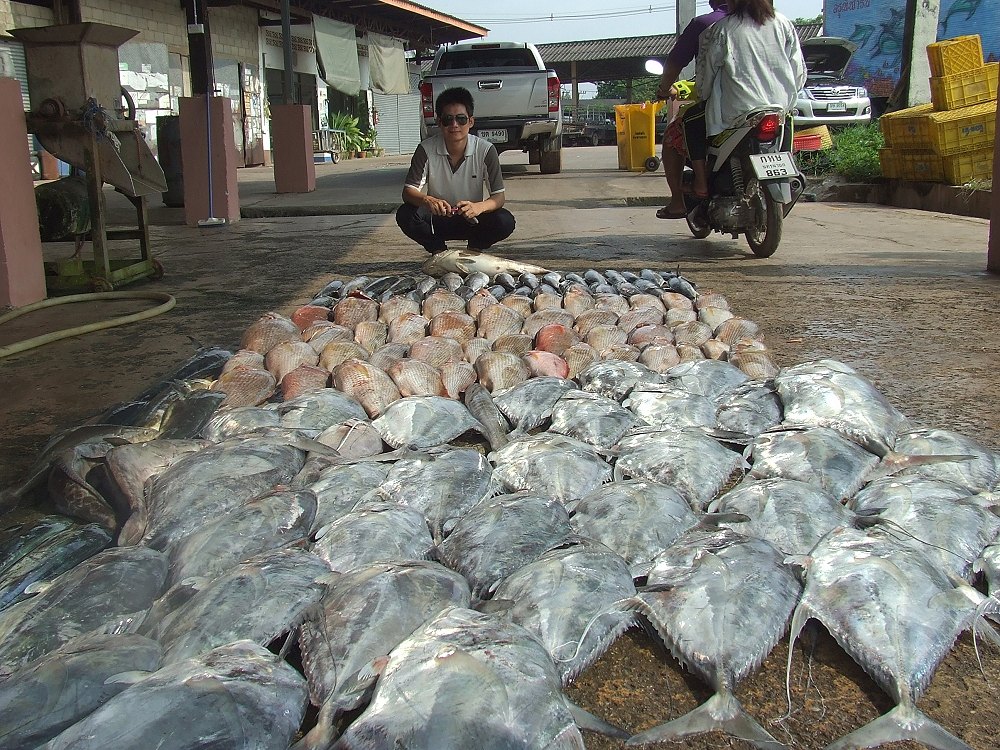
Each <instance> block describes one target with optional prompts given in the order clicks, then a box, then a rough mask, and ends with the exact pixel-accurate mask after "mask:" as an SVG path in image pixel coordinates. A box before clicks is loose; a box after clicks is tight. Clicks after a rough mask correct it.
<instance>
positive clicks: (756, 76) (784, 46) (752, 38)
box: [684, 0, 806, 197]
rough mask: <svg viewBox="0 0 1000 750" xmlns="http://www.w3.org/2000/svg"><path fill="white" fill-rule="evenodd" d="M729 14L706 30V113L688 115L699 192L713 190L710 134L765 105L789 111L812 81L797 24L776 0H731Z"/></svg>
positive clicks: (700, 70) (702, 89)
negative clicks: (778, 5)
mask: <svg viewBox="0 0 1000 750" xmlns="http://www.w3.org/2000/svg"><path fill="white" fill-rule="evenodd" d="M728 8H729V15H727V16H726V17H725V18H723V19H721V20H719V21H716V22H715V23H714V24H713V25H712V26H710V27H709V28H708V29H707V30H706V31H705V32H704V33H702V35H701V39H700V44H699V51H698V58H697V65H696V75H695V80H696V81H697V83H698V92H699V98H700V99H701V100H702V101H704V103H705V108H704V113H703V115H702V116H695V117H685V118H684V140H685V143H686V145H687V151H688V157H689V158H690V159H691V168H692V169H693V170H694V193H695V195H696V196H699V197H704V196H707V195H708V190H709V184H708V165H707V162H706V159H707V154H708V140H709V139H710V138H713V137H714V136H716V135H718V134H719V133H722V132H724V131H726V130H729V129H731V128H735V127H739V126H740V125H741V124H743V122H744V120H745V118H746V115H747V114H749V113H750V112H751V111H752V110H754V109H758V108H761V107H768V106H774V107H780V108H781V109H782V110H783V111H785V112H787V111H790V110H791V109H792V107H793V106H794V104H795V100H796V97H797V96H798V92H799V91H800V90H801V88H802V86H803V85H805V81H806V66H805V61H804V60H803V58H802V49H801V47H800V46H799V39H798V36H797V34H796V33H795V26H794V25H793V24H792V22H791V21H789V20H788V19H787V18H786V17H785V16H783V15H782V14H781V13H778V12H777V11H775V9H774V3H773V2H772V0H730V1H729V2H728Z"/></svg>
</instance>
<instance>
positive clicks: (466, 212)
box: [453, 201, 483, 221]
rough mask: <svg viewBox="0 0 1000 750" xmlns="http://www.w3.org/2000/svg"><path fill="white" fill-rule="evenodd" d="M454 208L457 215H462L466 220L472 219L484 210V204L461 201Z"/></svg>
mask: <svg viewBox="0 0 1000 750" xmlns="http://www.w3.org/2000/svg"><path fill="white" fill-rule="evenodd" d="M453 210H454V212H455V215H456V216H461V217H462V218H463V219H465V220H466V221H472V220H473V219H475V218H476V217H477V216H479V214H481V213H482V212H483V210H482V206H481V205H480V204H479V203H473V202H472V201H459V202H458V204H457V205H456V206H455V208H454V209H453Z"/></svg>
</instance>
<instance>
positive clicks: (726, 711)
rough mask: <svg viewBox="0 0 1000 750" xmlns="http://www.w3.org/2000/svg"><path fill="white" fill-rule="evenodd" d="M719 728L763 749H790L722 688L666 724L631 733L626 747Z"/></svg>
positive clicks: (678, 737)
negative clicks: (691, 709)
mask: <svg viewBox="0 0 1000 750" xmlns="http://www.w3.org/2000/svg"><path fill="white" fill-rule="evenodd" d="M712 730H719V731H721V732H725V733H726V734H728V735H730V736H732V737H737V738H739V739H741V740H746V741H747V742H750V743H751V744H753V745H755V746H756V747H759V748H762V750H788V746H787V745H785V744H783V743H781V742H778V740H776V739H774V737H772V736H771V735H770V734H768V732H767V730H765V729H764V727H762V726H761V725H760V724H758V723H757V721H756V720H754V719H753V718H752V717H751V716H750V715H749V714H747V713H746V711H744V710H743V707H742V706H741V705H740V702H739V701H738V700H736V697H735V696H734V695H733V694H732V693H730V692H729V691H728V690H725V691H720V692H718V693H716V694H715V695H713V696H712V697H711V698H709V699H708V700H707V701H705V702H704V703H702V704H701V705H700V706H698V707H697V708H696V709H694V710H693V711H690V712H688V713H686V714H684V716H681V717H680V718H678V719H674V720H673V721H668V722H667V723H666V724H660V725H659V726H658V727H653V728H652V729H647V730H646V731H645V732H640V733H639V734H635V735H632V737H631V739H629V741H628V742H626V743H625V746H626V747H635V746H638V745H648V744H651V743H653V742H662V741H664V740H677V739H680V738H682V737H688V736H691V735H694V734H703V733H705V732H710V731H712Z"/></svg>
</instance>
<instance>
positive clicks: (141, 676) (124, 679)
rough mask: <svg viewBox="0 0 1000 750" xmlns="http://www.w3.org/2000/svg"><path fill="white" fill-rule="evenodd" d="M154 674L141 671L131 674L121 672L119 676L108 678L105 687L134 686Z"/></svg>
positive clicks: (134, 671)
mask: <svg viewBox="0 0 1000 750" xmlns="http://www.w3.org/2000/svg"><path fill="white" fill-rule="evenodd" d="M151 674H153V673H152V672H145V671H143V670H141V669H135V670H132V671H131V672H119V673H118V674H113V675H111V676H110V677H108V678H107V679H106V680H105V681H104V684H105V685H134V684H135V683H137V682H141V681H142V680H145V679H146V678H147V677H149V676H150V675H151Z"/></svg>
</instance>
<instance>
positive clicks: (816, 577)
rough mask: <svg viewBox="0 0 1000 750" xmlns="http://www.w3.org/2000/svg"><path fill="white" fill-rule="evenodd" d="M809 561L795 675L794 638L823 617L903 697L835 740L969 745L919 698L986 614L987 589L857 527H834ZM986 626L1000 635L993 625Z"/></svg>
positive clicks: (796, 629)
mask: <svg viewBox="0 0 1000 750" xmlns="http://www.w3.org/2000/svg"><path fill="white" fill-rule="evenodd" d="M802 564H803V565H804V566H805V589H804V591H803V592H802V597H801V599H800V601H799V604H798V606H797V607H796V609H795V614H794V616H793V618H792V625H791V635H790V647H789V650H788V674H789V683H790V675H791V667H792V658H793V657H794V654H795V651H794V645H795V640H796V639H797V638H798V635H799V633H800V632H801V630H802V628H803V627H804V626H805V624H806V622H807V621H808V620H810V619H813V618H814V619H816V620H819V621H820V622H821V623H822V624H823V626H824V627H826V629H827V630H828V631H829V632H830V635H832V636H833V638H834V639H835V640H836V641H837V643H838V644H840V647H841V648H842V649H844V651H846V652H847V653H848V655H850V656H851V658H852V659H854V661H856V662H857V663H858V665H859V666H861V668H862V669H864V670H865V672H867V673H868V675H869V676H870V677H871V678H872V679H873V680H874V681H875V682H876V683H877V684H878V685H879V687H881V688H882V689H883V690H884V691H885V692H887V693H888V694H889V697H890V698H892V700H893V701H894V702H895V703H896V707H895V708H893V709H892V710H891V711H889V712H888V713H887V714H884V715H882V716H880V717H879V718H877V719H875V720H874V721H872V722H870V723H869V724H866V725H865V726H863V727H861V728H860V729H857V730H855V731H854V732H851V733H850V734H848V735H847V736H846V737H842V738H841V739H839V740H837V741H836V742H834V743H832V744H831V745H829V746H828V747H829V748H832V749H834V750H847V748H853V747H877V746H879V745H882V744H885V743H888V742H894V741H897V740H915V741H916V742H923V743H924V744H926V745H927V746H928V747H934V748H968V746H967V745H966V744H965V743H964V742H962V741H961V740H959V739H958V738H957V737H955V736H954V735H952V734H950V733H949V732H948V731H947V730H945V729H944V728H943V727H941V726H940V725H939V724H937V723H936V722H935V721H934V720H933V719H931V718H930V717H928V716H927V715H926V714H924V713H923V712H922V711H921V710H920V709H919V708H917V706H916V703H917V701H918V700H919V699H920V696H921V695H922V694H923V693H924V691H925V690H926V689H927V686H928V684H929V683H930V681H931V678H932V676H933V674H934V671H935V669H936V668H937V666H938V664H940V662H941V660H942V659H943V658H944V657H945V656H946V655H947V653H948V651H949V650H950V649H951V647H952V645H953V644H954V643H955V640H956V639H957V638H958V636H959V635H960V634H961V633H962V632H964V631H965V630H967V629H969V628H970V627H972V626H973V625H974V624H976V623H977V621H978V620H979V619H980V618H979V613H978V611H977V607H979V605H981V604H982V602H983V599H984V597H983V595H982V594H980V593H979V592H977V591H976V590H975V589H973V588H972V587H970V586H967V585H963V584H961V583H959V584H958V585H956V583H955V582H953V581H952V580H950V579H949V578H948V577H947V576H946V575H945V574H944V573H943V572H942V571H940V570H938V567H937V565H936V564H935V563H933V562H931V560H930V558H927V557H925V556H923V555H922V554H919V553H917V552H913V551H908V550H907V548H905V547H901V546H900V545H899V544H897V543H895V542H894V541H892V540H891V539H888V538H886V537H883V536H881V535H880V536H875V535H868V534H865V533H863V532H861V531H857V530H855V529H850V528H840V529H836V530H834V531H832V532H831V533H830V534H829V535H828V536H827V537H826V538H825V539H824V540H823V541H821V542H820V543H819V544H817V545H816V547H815V548H814V549H813V550H812V552H811V553H810V554H809V556H808V558H805V559H804V560H802ZM980 630H981V631H984V632H986V634H988V635H990V634H992V635H991V637H993V638H994V640H996V634H995V633H994V632H993V630H992V628H990V627H989V626H987V627H986V628H980ZM789 701H791V694H790V692H789Z"/></svg>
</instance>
